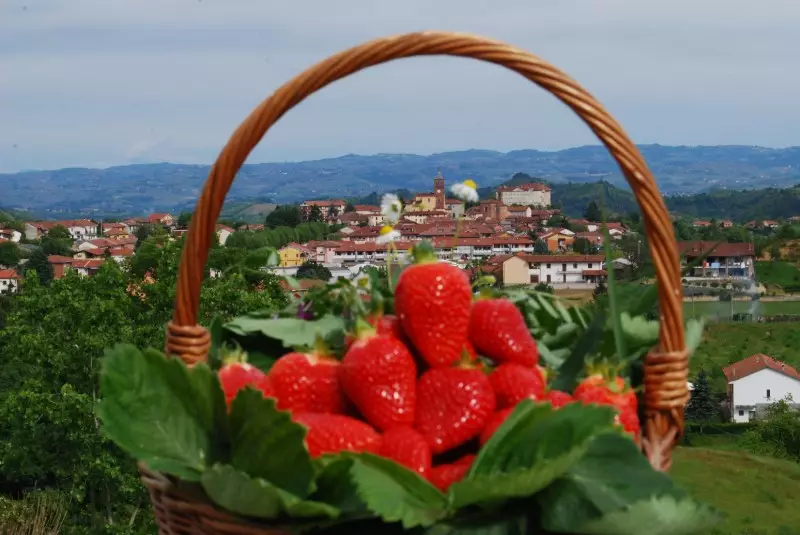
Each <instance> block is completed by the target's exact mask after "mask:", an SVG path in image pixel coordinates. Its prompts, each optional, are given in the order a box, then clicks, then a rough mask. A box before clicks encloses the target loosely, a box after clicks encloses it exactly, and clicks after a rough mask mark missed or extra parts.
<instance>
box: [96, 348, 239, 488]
mask: <svg viewBox="0 0 800 535" xmlns="http://www.w3.org/2000/svg"><path fill="white" fill-rule="evenodd" d="M100 390H101V393H102V396H103V399H102V401H101V402H99V403H98V406H97V415H98V416H99V418H100V420H101V421H102V423H103V433H104V434H105V435H106V436H107V437H108V438H110V439H111V440H113V441H114V442H115V443H116V444H117V445H118V446H120V447H121V448H122V449H124V450H125V451H127V452H128V453H130V454H131V455H133V456H134V457H135V458H137V459H139V460H140V461H143V462H144V463H145V464H147V466H149V467H150V468H151V469H152V470H156V471H161V472H165V473H168V474H171V475H174V476H178V477H180V478H182V479H185V480H188V481H198V480H199V479H200V476H201V474H202V473H203V472H204V471H205V470H206V468H207V467H208V466H210V465H211V464H212V463H214V462H215V461H217V460H218V459H220V458H221V457H222V456H223V454H224V451H225V448H226V446H227V441H226V438H227V422H226V417H225V411H226V407H225V399H224V397H223V394H222V388H221V387H220V384H219V380H218V379H217V375H216V374H215V373H214V372H212V371H211V370H210V369H209V368H208V366H206V365H205V364H198V365H196V366H194V367H192V368H191V369H189V368H187V367H186V365H184V364H183V363H182V362H181V361H180V360H178V359H173V358H167V357H166V356H164V355H163V354H162V353H160V352H158V351H155V350H152V349H149V350H146V351H144V352H142V351H139V350H138V349H137V348H136V347H134V346H132V345H129V344H120V345H117V346H115V347H114V348H113V349H111V350H108V351H106V356H105V358H104V359H103V364H102V371H101V372H100Z"/></svg>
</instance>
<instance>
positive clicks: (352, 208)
mask: <svg viewBox="0 0 800 535" xmlns="http://www.w3.org/2000/svg"><path fill="white" fill-rule="evenodd" d="M344 211H345V213H347V212H355V211H356V207H355V206H354V205H353V203H351V202H348V203H347V204H345V205H344Z"/></svg>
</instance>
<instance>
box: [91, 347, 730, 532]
mask: <svg viewBox="0 0 800 535" xmlns="http://www.w3.org/2000/svg"><path fill="white" fill-rule="evenodd" d="M100 386H101V390H102V393H103V400H102V402H101V403H100V405H99V407H98V415H99V417H100V419H101V420H102V423H103V429H104V433H105V434H106V436H108V437H110V438H111V439H113V440H114V441H115V442H116V443H117V444H118V445H120V446H121V447H122V448H123V449H125V450H126V451H128V452H129V453H130V454H132V455H133V456H135V457H136V458H137V459H139V460H141V461H143V462H145V463H146V464H147V465H148V466H150V467H151V468H152V469H154V470H160V471H163V472H166V473H168V474H172V475H175V476H178V477H180V478H181V479H182V480H184V481H186V482H188V483H194V484H195V485H196V486H197V487H199V488H202V489H203V490H204V491H205V493H206V494H207V495H208V496H209V497H210V498H211V499H212V500H213V501H214V502H216V503H217V504H218V505H220V506H221V507H224V508H226V509H229V510H230V511H232V512H234V513H237V514H240V515H245V516H250V517H254V518H259V519H265V520H269V521H271V522H274V523H277V524H279V525H280V524H281V523H291V524H292V525H293V526H294V527H295V528H296V529H299V530H315V531H320V530H322V531H323V532H327V530H329V529H336V528H337V527H339V526H341V527H343V528H346V529H347V532H348V533H352V534H360V533H364V534H366V533H375V532H376V527H375V526H377V525H378V524H374V523H378V522H382V523H388V524H390V525H392V526H397V525H398V524H399V525H400V526H402V527H403V528H404V529H405V530H409V531H410V532H411V533H419V534H424V533H465V532H466V531H464V530H463V528H457V527H456V526H458V524H459V523H462V522H464V521H465V520H468V519H471V518H473V516H474V517H476V518H478V519H480V522H482V523H483V524H484V526H485V529H489V527H491V529H492V531H491V533H497V534H498V535H501V534H512V533H537V532H539V529H540V528H544V529H546V530H548V531H550V532H558V533H571V534H587V535H590V534H597V535H605V534H608V535H612V534H613V535H628V534H630V535H635V534H636V533H637V529H638V528H640V527H641V525H642V524H643V523H647V524H650V525H654V526H655V525H657V526H658V527H659V529H660V531H658V532H659V533H663V534H670V535H680V534H694V533H697V534H700V533H707V530H708V528H709V527H710V526H712V525H713V524H714V523H716V521H717V515H716V513H714V512H713V511H712V510H710V509H707V508H706V507H704V506H702V505H699V504H697V503H695V502H694V501H693V500H691V499H690V498H689V497H688V495H686V494H685V493H684V492H683V491H682V490H680V489H678V488H676V487H675V486H673V484H672V482H671V480H670V479H669V478H668V477H667V476H665V475H664V474H661V473H659V472H656V471H654V470H653V468H652V467H651V466H650V465H649V463H648V462H647V460H646V459H645V458H644V457H643V456H642V455H641V453H640V452H639V450H638V448H637V447H636V446H635V444H634V443H633V442H632V441H631V440H630V439H629V438H627V437H625V436H623V435H622V434H621V433H620V432H619V431H616V430H614V428H613V411H612V410H611V409H609V408H608V407H591V406H583V405H579V404H573V405H569V406H566V407H564V408H562V409H560V410H557V411H553V410H552V407H551V406H550V405H549V404H537V403H534V402H531V401H526V402H523V403H521V404H520V405H518V406H517V408H516V409H515V410H514V412H513V413H512V415H511V416H510V417H509V418H508V420H507V421H506V422H505V423H504V424H503V425H502V426H501V427H500V429H498V431H497V432H496V434H495V435H494V436H493V437H492V438H491V439H490V440H489V442H487V443H486V445H485V446H484V447H483V448H482V449H481V450H480V452H479V454H478V456H477V458H476V460H475V462H474V464H473V465H472V468H471V469H470V472H469V473H468V474H467V476H466V477H465V479H464V480H462V481H461V482H459V483H457V484H455V485H453V486H452V487H451V488H450V490H449V491H448V492H447V493H446V494H443V493H441V492H440V491H439V490H437V489H436V488H435V487H433V486H432V485H431V484H430V483H428V482H427V481H426V480H424V479H423V478H422V477H420V476H419V475H418V474H416V473H415V472H412V471H410V470H408V469H406V468H404V467H402V466H400V465H398V464H396V463H395V462H393V461H389V460H387V459H383V458H381V457H376V456H373V455H370V454H353V453H342V454H338V455H329V456H325V457H323V458H321V459H318V460H312V459H311V458H310V457H309V455H308V452H307V450H306V448H305V445H304V441H303V439H304V437H305V430H304V428H303V427H302V426H300V425H298V424H296V423H294V422H293V421H292V420H291V418H290V416H289V414H288V413H284V412H280V411H278V410H277V409H276V407H275V402H274V400H273V399H270V398H263V397H262V395H261V394H260V393H259V392H257V391H255V390H252V389H245V390H243V391H241V392H240V393H239V394H238V396H237V397H236V399H235V400H234V402H233V404H232V406H231V410H230V413H228V412H227V410H226V406H225V401H224V398H223V395H222V390H221V388H220V385H219V381H218V379H217V377H216V374H215V373H214V372H213V371H212V370H211V369H210V368H208V367H207V366H205V365H198V366H195V367H193V368H191V369H189V368H187V367H186V366H185V365H183V364H182V363H181V362H180V361H177V360H174V359H167V358H166V357H165V356H163V355H162V354H160V353H159V352H157V351H154V350H147V351H144V352H141V351H139V350H138V349H136V348H135V347H133V346H130V345H118V346H117V347H115V349H113V350H111V351H109V352H108V354H107V356H106V358H105V359H104V361H103V372H102V375H101V385H100ZM633 481H635V482H636V484H635V485H633V486H631V485H630V482H633ZM512 519H513V523H511V524H509V521H510V520H512ZM391 529H393V528H392V527H391V526H390V530H391ZM520 529H522V531H519V530H520ZM381 532H383V529H381Z"/></svg>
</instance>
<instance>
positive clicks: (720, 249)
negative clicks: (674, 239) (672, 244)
mask: <svg viewBox="0 0 800 535" xmlns="http://www.w3.org/2000/svg"><path fill="white" fill-rule="evenodd" d="M678 252H679V253H680V254H681V255H684V256H686V257H688V258H692V257H698V256H717V257H727V256H755V254H756V253H755V249H753V244H752V243H727V242H713V241H689V242H686V241H682V242H678Z"/></svg>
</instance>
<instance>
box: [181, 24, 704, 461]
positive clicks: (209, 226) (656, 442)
mask: <svg viewBox="0 0 800 535" xmlns="http://www.w3.org/2000/svg"><path fill="white" fill-rule="evenodd" d="M431 55H448V56H460V57H467V58H474V59H479V60H482V61H486V62H489V63H494V64H496V65H501V66H503V67H506V68H508V69H510V70H512V71H515V72H517V73H519V74H521V75H522V76H524V77H525V78H527V79H528V80H530V81H532V82H534V83H536V84H538V85H539V86H540V87H542V88H544V89H546V90H547V91H549V92H550V93H552V94H553V95H555V96H556V97H558V99H559V100H561V102H563V103H564V104H566V105H567V106H569V107H570V108H571V109H572V110H573V111H574V112H575V113H576V114H578V116H580V118H581V119H583V121H584V122H585V123H586V124H587V125H588V126H589V128H591V129H592V131H593V132H594V133H595V134H596V135H597V137H598V138H599V139H600V141H602V142H603V144H604V145H605V146H606V148H607V149H608V151H609V152H610V153H611V155H612V156H613V157H614V159H615V160H616V161H617V163H618V164H619V166H620V168H621V170H622V172H623V174H624V175H625V178H626V179H627V181H628V183H629V184H630V186H631V188H632V190H633V193H634V194H635V196H636V200H637V202H638V203H639V207H640V208H641V210H642V214H643V216H644V223H645V230H646V233H647V237H648V242H649V245H650V251H651V255H652V259H653V265H654V267H655V272H656V276H657V279H658V281H659V285H658V296H659V305H660V314H661V316H660V325H661V329H660V334H659V346H658V350H657V351H656V352H654V353H652V354H651V355H649V356H648V357H647V359H646V361H645V379H644V383H645V397H644V399H645V407H646V413H647V418H646V421H645V425H644V440H643V446H644V448H645V451H646V452H647V453H648V456H649V457H650V460H651V462H652V463H653V464H654V466H656V467H657V468H659V469H666V468H668V466H669V458H670V455H669V453H670V451H671V449H672V445H673V444H674V442H675V441H676V440H677V438H678V437H679V435H680V434H681V433H682V430H683V407H684V405H685V403H686V401H687V400H688V389H687V386H686V380H687V377H688V357H687V353H686V341H685V337H684V328H683V308H682V303H683V299H682V297H683V296H682V292H681V279H680V263H679V257H678V251H677V245H676V243H675V235H674V232H673V229H672V222H671V220H670V218H669V214H668V212H667V209H666V206H665V205H664V201H663V199H662V197H661V194H660V193H659V191H658V187H657V185H656V182H655V179H654V178H653V175H652V174H651V173H650V170H649V169H648V168H647V165H646V164H645V162H644V159H643V157H642V155H641V153H640V152H639V150H638V148H637V147H636V145H634V144H633V142H632V141H631V140H630V139H629V138H628V136H627V135H626V134H625V132H623V130H622V128H621V127H620V125H619V124H617V122H616V121H615V120H614V119H613V118H612V117H611V115H610V114H609V113H608V112H607V111H606V110H605V109H604V108H603V107H602V106H601V105H600V103H599V102H597V101H596V100H595V99H594V97H592V96H591V95H590V94H589V93H588V92H587V91H586V90H584V89H583V88H582V87H581V86H580V85H578V83H577V82H575V81H574V80H572V79H571V78H570V77H568V76H567V75H566V74H564V73H563V72H561V71H560V70H558V69H557V68H555V67H553V66H552V65H550V64H549V63H547V62H546V61H544V60H542V59H540V58H538V57H536V56H534V55H533V54H530V53H529V52H526V51H524V50H521V49H519V48H515V47H513V46H510V45H508V44H505V43H503V42H500V41H495V40H492V39H487V38H484V37H478V36H474V35H469V34H460V33H449V32H438V31H431V32H417V33H409V34H404V35H399V36H393V37H386V38H381V39H376V40H374V41H370V42H367V43H364V44H362V45H359V46H356V47H354V48H351V49H349V50H345V51H343V52H340V53H338V54H336V55H334V56H331V57H329V58H328V59H326V60H324V61H322V62H320V63H317V64H316V65H314V66H312V67H311V68H309V69H307V70H306V71H305V72H303V73H302V74H300V75H299V76H296V77H295V78H294V79H292V80H290V81H289V82H287V83H285V84H284V85H283V86H281V87H280V89H278V90H277V91H276V92H275V93H273V95H272V96H271V97H269V98H268V99H267V100H265V101H264V102H262V103H261V104H260V105H259V106H258V107H257V108H256V109H255V110H253V112H252V113H251V114H250V115H249V116H248V117H247V119H245V121H244V122H243V123H242V124H241V125H240V126H239V127H238V128H237V129H236V131H235V132H234V133H233V135H232V136H231V138H230V139H229V140H228V143H227V145H225V148H224V149H223V150H222V152H221V153H220V155H219V157H218V158H217V161H216V162H215V163H214V166H213V167H212V168H211V172H210V173H209V175H208V180H206V183H205V186H204V187H203V191H202V194H201V195H200V199H199V201H198V203H197V207H196V209H195V213H194V216H193V217H192V222H191V225H190V227H189V232H188V235H187V236H186V238H185V239H186V244H185V246H184V249H183V257H182V259H181V264H180V270H179V273H178V289H177V295H176V299H175V312H174V315H173V319H172V322H171V323H170V324H168V326H167V352H168V353H170V354H173V355H177V356H179V357H181V358H183V359H184V361H186V362H188V363H193V362H197V361H200V360H205V358H206V355H207V352H208V349H209V345H210V337H209V335H208V332H207V331H206V330H205V329H204V328H202V327H200V326H198V325H197V313H198V307H199V300H200V286H201V284H202V282H203V272H204V268H205V264H206V260H207V258H208V250H209V247H210V245H211V240H212V239H215V237H216V236H215V232H214V229H215V224H216V221H217V218H218V217H219V214H220V211H221V210H222V204H223V202H224V200H225V195H226V194H227V192H228V190H229V188H230V186H231V183H232V182H233V179H234V177H235V176H236V173H237V172H238V171H239V169H240V167H241V166H242V164H243V163H244V161H245V159H246V158H247V156H248V154H249V153H250V152H251V151H252V150H253V148H254V147H255V146H256V145H257V144H258V142H259V141H260V140H261V138H262V137H263V136H264V134H265V133H266V132H267V130H268V129H269V128H270V127H271V126H272V125H274V124H275V123H276V122H277V121H278V119H280V118H281V117H282V116H283V115H284V114H285V113H286V112H287V111H289V110H290V109H292V108H293V107H294V106H296V105H297V104H299V103H300V102H302V101H303V100H304V99H305V98H306V97H308V96H309V95H311V94H313V93H314V92H315V91H317V90H319V89H322V88H323V87H325V86H327V85H329V84H331V83H332V82H335V81H337V80H339V79H341V78H344V77H345V76H348V75H350V74H353V73H355V72H358V71H360V70H362V69H365V68H367V67H371V66H374V65H378V64H381V63H386V62H389V61H391V60H395V59H400V58H408V57H412V56H431Z"/></svg>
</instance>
